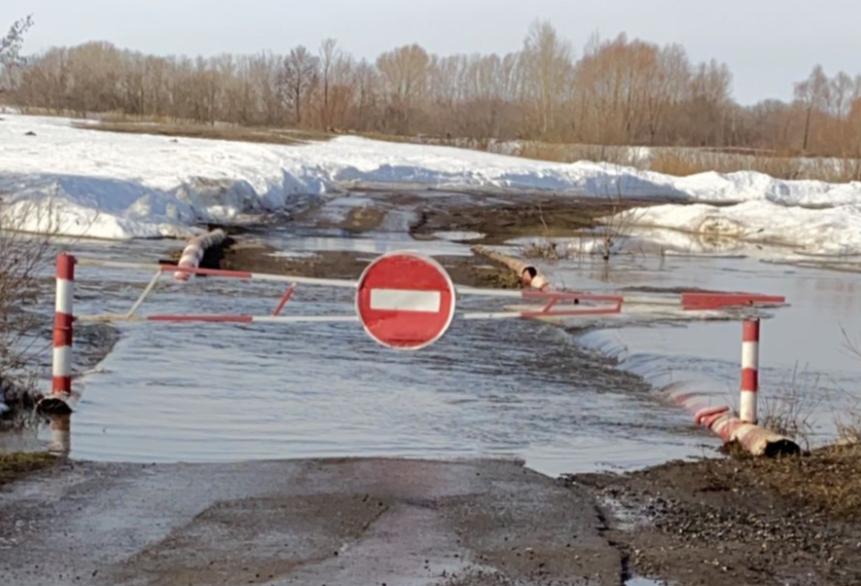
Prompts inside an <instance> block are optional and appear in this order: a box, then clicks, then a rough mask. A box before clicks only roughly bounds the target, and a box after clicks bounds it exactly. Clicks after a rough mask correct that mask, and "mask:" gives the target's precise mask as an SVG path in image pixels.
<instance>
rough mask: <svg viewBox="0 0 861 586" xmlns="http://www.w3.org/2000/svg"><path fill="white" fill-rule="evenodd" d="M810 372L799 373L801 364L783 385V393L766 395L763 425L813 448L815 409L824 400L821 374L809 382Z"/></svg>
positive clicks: (761, 423) (806, 447)
mask: <svg viewBox="0 0 861 586" xmlns="http://www.w3.org/2000/svg"><path fill="white" fill-rule="evenodd" d="M808 379H809V377H808V376H807V373H804V372H802V373H799V372H798V366H797V365H796V367H795V368H794V369H793V371H792V376H791V378H790V379H789V381H787V382H786V383H783V384H781V387H783V388H784V389H785V390H784V392H783V394H781V395H777V396H769V397H766V398H765V400H764V401H763V407H764V409H763V410H764V413H765V414H764V415H763V417H762V419H761V421H760V425H762V426H763V427H765V428H766V429H770V430H772V431H774V432H776V433H779V434H781V435H784V436H786V437H788V438H790V439H793V440H795V441H796V442H797V443H799V444H804V447H805V449H807V450H809V449H810V438H811V436H812V435H813V433H814V431H815V430H814V426H813V421H814V416H813V414H814V411H815V410H816V408H817V407H818V406H819V404H820V403H821V400H820V399H817V397H820V396H821V395H822V394H821V393H820V392H819V379H818V377H817V378H816V379H815V380H813V381H808Z"/></svg>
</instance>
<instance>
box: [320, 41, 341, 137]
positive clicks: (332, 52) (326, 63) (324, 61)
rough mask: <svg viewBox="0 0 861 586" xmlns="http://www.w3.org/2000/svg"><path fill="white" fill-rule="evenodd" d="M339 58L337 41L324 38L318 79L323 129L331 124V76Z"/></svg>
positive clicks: (339, 52) (321, 45)
mask: <svg viewBox="0 0 861 586" xmlns="http://www.w3.org/2000/svg"><path fill="white" fill-rule="evenodd" d="M340 59H341V51H340V49H338V41H336V40H335V39H326V40H324V41H323V42H322V43H321V44H320V57H319V60H320V81H321V85H322V87H321V90H322V93H323V96H322V97H323V101H322V103H321V104H320V124H321V126H322V127H323V130H329V129H330V128H331V126H332V116H333V115H332V92H331V87H332V81H333V79H332V78H333V74H334V70H335V67H336V66H337V64H338V61H339V60H340Z"/></svg>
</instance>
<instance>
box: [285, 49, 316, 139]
mask: <svg viewBox="0 0 861 586" xmlns="http://www.w3.org/2000/svg"><path fill="white" fill-rule="evenodd" d="M281 76H282V77H281V85H282V87H283V88H284V92H285V96H286V101H287V105H288V107H289V108H290V109H291V110H292V111H293V122H294V123H295V124H296V125H297V126H298V125H301V124H302V108H303V106H304V104H305V101H306V99H307V97H308V94H309V93H310V92H311V91H313V89H314V88H315V87H316V86H317V81H318V79H319V59H318V58H317V57H315V56H314V55H312V54H311V53H310V52H309V51H308V49H306V48H305V47H303V46H302V45H300V46H298V47H296V48H295V49H292V50H291V51H290V54H289V55H288V56H287V58H286V59H284V65H283V69H282V73H281Z"/></svg>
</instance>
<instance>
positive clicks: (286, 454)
mask: <svg viewBox="0 0 861 586" xmlns="http://www.w3.org/2000/svg"><path fill="white" fill-rule="evenodd" d="M354 203H355V202H354ZM358 203H359V204H361V205H365V204H364V202H361V201H360V202H358ZM339 206H340V210H341V212H339V211H338V210H339ZM353 209H355V206H348V205H344V204H343V203H338V204H337V205H336V206H333V207H332V209H329V210H328V212H327V213H329V214H331V215H332V218H333V219H334V220H337V219H338V217H340V216H338V213H343V212H347V211H350V210H353ZM410 218H411V216H410V213H408V212H407V213H399V214H389V215H388V216H387V217H386V219H385V220H384V221H383V223H382V224H381V226H380V227H378V229H377V230H375V231H372V232H368V233H364V234H360V235H357V234H355V233H351V232H349V231H344V230H340V229H336V228H332V227H328V226H300V227H298V228H297V227H295V226H291V227H290V229H277V230H272V231H270V232H267V233H266V234H265V237H263V239H264V240H265V242H266V243H267V244H269V245H271V246H273V247H275V248H276V249H277V250H278V251H280V252H279V253H278V254H283V255H285V256H286V257H288V258H291V257H292V258H312V257H313V255H315V254H316V253H318V252H320V251H344V250H346V251H352V252H355V253H358V254H359V257H360V259H362V260H367V261H370V260H372V259H373V258H375V257H376V256H378V255H379V254H382V253H385V252H389V251H392V250H402V249H413V250H419V251H421V252H424V253H426V254H429V255H444V256H457V255H469V254H470V252H469V248H468V246H467V245H466V244H463V243H458V242H455V241H453V240H457V239H460V238H463V239H472V238H476V237H480V236H481V234H473V233H465V234H456V233H439V234H438V235H437V238H436V239H426V240H420V241H418V240H413V239H412V238H411V237H410V236H409V235H408V234H407V233H406V231H405V230H404V226H407V225H408V224H409V221H410ZM175 246H176V244H175V243H164V242H133V243H125V244H116V243H114V244H111V243H107V244H105V243H81V244H78V245H76V247H75V252H76V253H77V254H79V255H81V256H88V257H96V258H103V259H116V260H134V261H136V262H152V263H155V262H157V261H158V260H159V259H160V258H164V257H165V256H166V253H167V251H168V249H169V248H171V247H174V248H175ZM545 268H547V269H548V271H549V272H550V273H551V274H552V275H553V277H554V280H555V282H559V283H563V284H564V285H565V286H566V287H568V288H572V289H577V290H611V289H617V288H624V287H648V286H659V287H698V288H704V289H722V290H731V291H751V292H758V293H769V294H778V295H786V296H787V298H788V300H789V301H790V302H791V304H792V306H791V307H789V308H783V309H780V310H778V311H777V312H776V313H775V318H774V319H769V320H767V321H765V322H764V324H763V334H762V338H763V342H762V348H761V365H762V374H761V379H762V387H763V392H762V397H763V401H762V402H761V404H762V405H763V407H764V408H765V405H764V404H765V403H768V402H769V401H771V400H773V399H774V398H777V397H783V398H784V399H785V398H787V397H788V398H789V400H799V399H798V397H799V396H801V398H802V399H803V401H804V406H803V407H804V410H805V411H804V412H805V413H807V412H808V411H809V412H810V414H811V415H810V418H809V422H810V425H811V430H810V431H811V437H812V438H813V440H814V441H820V440H822V441H824V440H825V439H830V438H833V437H834V435H835V427H834V412H835V411H841V410H842V411H845V410H846V409H848V408H850V407H851V406H853V405H854V404H855V403H856V402H857V401H858V397H859V395H858V393H859V391H858V389H857V386H856V385H855V381H857V380H858V378H859V375H860V374H861V362H858V361H855V360H853V358H852V357H850V356H849V355H848V354H847V353H846V352H845V349H844V348H843V347H842V344H843V339H842V337H841V333H840V327H841V326H842V327H845V328H847V330H848V331H850V332H852V331H853V328H854V331H856V332H857V331H861V320H858V316H859V313H861V300H859V297H858V295H857V294H856V291H857V290H858V287H859V286H861V276H859V275H851V274H842V273H834V272H827V271H820V270H815V269H800V268H794V267H787V266H780V265H774V264H766V263H763V262H760V261H759V260H757V259H756V258H715V257H711V258H709V257H681V256H664V255H646V254H644V255H620V256H618V257H614V258H613V259H612V260H611V262H610V263H609V265H606V264H605V263H603V262H602V261H601V260H600V258H597V257H593V256H585V257H583V258H580V259H573V260H566V261H559V262H557V263H553V264H547V265H546V267H545ZM150 277H151V275H150V274H145V273H140V272H130V271H116V270H101V269H92V268H86V269H82V270H81V271H79V273H78V282H77V296H76V304H77V305H76V312H80V313H104V312H107V311H110V312H124V311H127V310H128V308H129V307H130V306H131V304H132V302H133V301H134V299H135V298H136V297H137V295H138V294H139V292H140V291H141V290H142V289H143V287H144V286H145V285H146V283H147V282H148V280H149V279H150ZM282 293H283V290H281V289H279V288H278V286H277V285H275V284H271V283H260V282H240V281H233V280H227V279H211V278H210V279H206V278H203V279H201V278H198V279H194V280H192V282H191V283H189V284H187V285H184V286H182V285H175V284H173V283H171V282H169V280H168V279H164V280H163V281H162V282H161V284H160V285H159V287H158V288H157V290H156V293H155V294H154V295H153V296H152V297H151V299H150V300H148V301H147V303H146V304H145V305H144V307H143V312H144V313H146V312H147V311H149V312H157V313H179V314H181V313H250V314H257V315H265V314H268V313H271V312H272V310H273V309H274V307H275V305H276V304H277V301H278V299H279V298H280V296H281V295H282ZM477 303H480V301H479V302H477ZM462 307H466V305H464V306H462ZM287 311H288V312H293V313H303V314H327V313H328V314H350V313H352V312H353V311H354V309H353V298H352V295H351V292H350V291H344V290H334V289H326V288H315V287H300V288H299V289H298V290H297V293H296V295H295V296H294V298H293V300H291V302H290V304H289V305H288V310H287ZM600 325H602V324H600V323H599V324H595V323H594V322H593V323H592V326H593V327H591V328H589V329H582V328H577V327H576V326H577V324H574V326H575V327H570V328H567V329H563V328H559V327H556V326H552V325H548V324H543V323H536V322H527V321H521V320H507V321H490V322H480V321H479V322H463V321H457V320H455V322H454V324H453V326H452V329H451V330H450V331H449V333H448V334H447V335H446V336H445V337H444V338H443V339H442V340H441V341H439V342H438V343H437V344H435V345H434V346H433V347H431V348H428V349H425V350H422V351H420V352H417V353H398V352H392V351H390V350H386V349H383V348H381V347H379V346H377V345H376V344H375V343H374V342H372V341H371V340H370V339H369V338H368V337H367V336H366V335H365V333H364V332H363V331H362V329H361V327H360V326H359V324H357V323H340V324H297V325H288V326H285V325H254V326H245V325H226V324H127V325H121V326H118V329H119V333H120V337H119V341H118V343H117V345H116V347H115V348H114V349H113V351H112V352H111V353H110V354H109V355H108V356H107V358H106V359H105V360H104V361H103V362H102V363H101V364H99V365H98V366H97V368H95V369H94V370H93V371H91V372H87V373H86V374H85V375H84V376H83V377H82V378H80V379H79V384H80V385H81V388H82V389H83V392H84V394H83V400H82V401H81V403H80V404H79V407H78V412H77V413H76V414H75V415H74V421H73V424H72V437H71V455H72V457H73V458H79V459H87V460H97V461H124V462H224V461H240V460H248V459H270V458H314V457H329V456H407V457H416V458H445V459H457V458H468V457H501V458H511V459H519V460H524V461H525V462H526V464H527V465H528V466H530V467H531V468H534V469H536V470H538V471H540V472H543V473H546V474H549V475H551V476H554V475H558V474H560V473H565V472H580V471H593V470H596V469H630V468H639V467H644V466H647V465H651V464H657V463H661V462H664V461H667V460H670V459H674V458H686V457H696V456H703V455H710V454H713V453H714V451H713V450H714V448H716V447H717V446H718V445H719V441H718V440H717V439H716V438H713V437H711V436H709V435H708V434H707V433H706V432H704V431H700V430H697V429H696V428H694V427H693V424H692V422H691V421H690V417H689V415H688V414H687V413H686V412H684V411H682V410H681V409H677V408H675V407H673V406H671V405H669V404H667V403H666V402H665V401H664V400H662V399H661V398H660V395H659V393H658V392H657V391H656V390H655V388H654V387H660V386H662V385H665V384H667V383H668V382H685V383H687V384H690V385H691V388H692V390H695V391H696V392H698V393H711V394H713V395H714V396H715V397H716V400H721V401H723V402H727V401H729V402H730V403H731V404H734V401H737V399H736V397H737V394H738V393H737V388H738V374H739V356H740V340H741V326H740V324H739V323H738V322H698V321H694V322H690V321H686V322H679V323H673V324H655V323H651V322H647V321H643V320H639V321H638V320H637V319H633V320H629V321H627V322H625V324H624V327H620V325H621V324H619V323H616V322H611V323H607V324H603V325H604V326H607V327H600V328H598V327H595V326H600ZM608 357H609V358H608ZM616 359H618V360H619V361H620V362H619V366H621V368H617V367H616V363H615V360H616ZM793 397H795V399H793ZM761 412H762V411H761ZM25 440H27V438H25ZM29 440H30V441H31V443H34V442H35V444H36V445H39V446H44V445H46V444H47V443H48V442H49V441H50V430H48V429H42V430H40V432H39V434H38V437H34V438H29ZM7 441H9V442H14V443H16V445H17V446H18V447H20V446H21V443H22V440H21V438H20V437H19V438H16V439H10V440H7ZM23 443H27V441H24V442H23Z"/></svg>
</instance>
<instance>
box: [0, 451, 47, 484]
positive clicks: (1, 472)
mask: <svg viewBox="0 0 861 586" xmlns="http://www.w3.org/2000/svg"><path fill="white" fill-rule="evenodd" d="M56 461H57V458H56V457H55V456H52V455H51V454H48V453H45V452H36V453H24V454H0V487H3V485H5V484H8V483H10V482H13V481H15V480H18V479H20V478H23V477H24V476H26V475H27V474H31V473H33V472H37V471H39V470H44V469H45V468H50V467H51V466H53V465H54V464H55V463H56Z"/></svg>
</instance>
